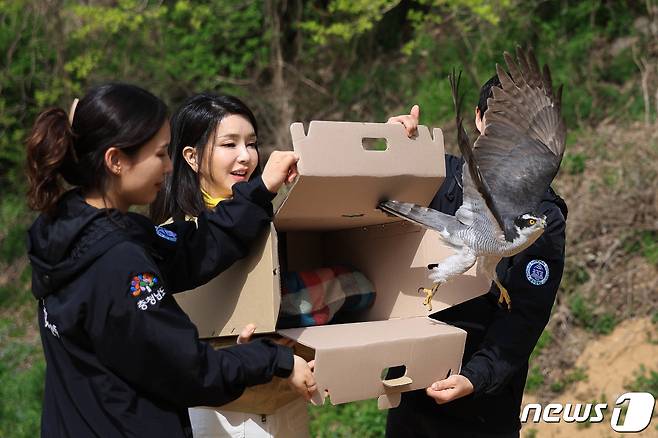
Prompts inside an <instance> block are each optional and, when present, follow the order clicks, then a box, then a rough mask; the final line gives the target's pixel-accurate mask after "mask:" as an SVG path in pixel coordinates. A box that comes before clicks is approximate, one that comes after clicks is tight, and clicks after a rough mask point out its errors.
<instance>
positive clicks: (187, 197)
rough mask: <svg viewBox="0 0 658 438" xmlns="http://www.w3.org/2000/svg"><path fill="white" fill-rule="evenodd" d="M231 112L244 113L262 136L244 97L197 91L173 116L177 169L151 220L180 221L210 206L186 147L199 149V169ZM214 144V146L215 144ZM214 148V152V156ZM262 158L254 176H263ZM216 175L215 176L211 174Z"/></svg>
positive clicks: (171, 151) (171, 145)
mask: <svg viewBox="0 0 658 438" xmlns="http://www.w3.org/2000/svg"><path fill="white" fill-rule="evenodd" d="M229 115H241V116H244V117H245V118H246V119H247V120H249V122H250V123H251V125H252V126H253V128H254V132H255V133H256V136H258V124H257V123H256V117H254V114H253V113H252V112H251V110H250V109H249V107H247V105H245V104H244V102H242V101H241V100H240V99H238V98H237V97H234V96H228V95H216V94H210V93H202V94H197V95H195V96H192V97H190V98H189V99H187V100H186V101H185V102H184V103H183V104H182V105H181V106H180V108H178V110H176V112H175V113H174V115H173V116H172V117H171V143H169V154H170V156H171V159H172V164H173V167H174V170H173V171H172V172H171V174H169V175H168V176H167V178H166V180H165V184H164V186H163V188H162V190H160V193H158V197H157V198H156V200H155V202H154V203H153V204H151V211H150V213H151V219H153V221H154V222H156V223H161V222H163V221H165V220H167V219H168V218H171V217H173V218H174V219H176V220H180V219H184V218H185V216H186V215H188V216H194V217H196V216H198V215H199V214H200V213H201V212H203V211H204V210H206V209H207V207H206V205H205V203H204V202H203V196H202V194H201V182H200V177H199V173H198V172H195V171H194V170H193V169H192V168H191V167H190V165H189V164H188V163H187V161H185V158H184V157H183V149H184V148H185V147H187V146H191V147H193V148H195V149H196V156H197V164H198V168H199V169H201V166H202V162H203V159H204V157H205V149H206V147H207V146H208V143H209V141H210V140H211V139H213V138H214V133H215V130H216V129H217V126H218V125H219V123H220V122H221V121H222V119H223V118H224V117H226V116H229ZM211 146H212V145H211ZM212 153H213V151H212V150H211V151H210V154H211V155H210V157H212ZM260 166H261V165H260V160H259V161H258V165H257V166H256V169H255V170H254V172H253V173H252V174H251V178H253V177H255V176H257V175H260V173H261V170H260ZM211 176H212V175H211Z"/></svg>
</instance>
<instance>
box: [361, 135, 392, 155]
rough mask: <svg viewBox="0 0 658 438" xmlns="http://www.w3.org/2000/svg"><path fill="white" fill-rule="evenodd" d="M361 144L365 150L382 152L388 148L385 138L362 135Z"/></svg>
mask: <svg viewBox="0 0 658 438" xmlns="http://www.w3.org/2000/svg"><path fill="white" fill-rule="evenodd" d="M361 146H363V149H365V150H367V151H379V152H383V151H385V150H387V149H388V140H386V139H385V138H373V137H364V138H363V139H362V140H361Z"/></svg>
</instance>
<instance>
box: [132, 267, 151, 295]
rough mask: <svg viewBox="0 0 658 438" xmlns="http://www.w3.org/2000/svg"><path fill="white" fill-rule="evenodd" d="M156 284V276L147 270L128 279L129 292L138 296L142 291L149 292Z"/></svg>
mask: <svg viewBox="0 0 658 438" xmlns="http://www.w3.org/2000/svg"><path fill="white" fill-rule="evenodd" d="M157 284H158V277H156V276H155V275H153V274H150V273H148V272H144V273H142V274H137V275H135V276H134V277H133V278H132V279H131V280H130V293H131V294H132V296H133V297H138V296H140V295H141V293H142V292H144V293H151V292H152V290H153V289H155V287H156V286H157Z"/></svg>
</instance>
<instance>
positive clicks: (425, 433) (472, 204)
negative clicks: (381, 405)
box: [386, 50, 567, 438]
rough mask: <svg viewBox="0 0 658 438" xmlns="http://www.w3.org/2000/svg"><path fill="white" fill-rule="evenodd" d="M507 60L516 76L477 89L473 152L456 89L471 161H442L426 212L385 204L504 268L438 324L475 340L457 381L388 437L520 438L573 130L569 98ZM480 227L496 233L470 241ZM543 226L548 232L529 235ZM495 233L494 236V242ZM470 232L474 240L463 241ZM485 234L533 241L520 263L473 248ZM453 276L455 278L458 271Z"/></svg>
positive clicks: (561, 235) (550, 298)
mask: <svg viewBox="0 0 658 438" xmlns="http://www.w3.org/2000/svg"><path fill="white" fill-rule="evenodd" d="M505 58H506V61H507V64H508V67H509V69H510V72H511V73H510V74H508V73H506V72H505V71H504V70H502V69H500V68H498V74H497V75H496V76H494V77H492V78H491V79H490V80H488V81H487V82H486V83H485V84H484V85H483V86H482V88H481V90H480V100H479V103H478V106H477V108H476V110H475V123H476V127H477V128H478V130H479V131H480V133H481V135H480V137H479V138H478V140H477V141H476V143H475V147H474V148H471V146H470V145H469V144H468V140H467V138H466V136H465V132H464V131H463V128H462V126H461V117H460V115H459V100H460V99H459V98H458V96H457V90H456V83H457V81H456V80H455V78H454V75H453V77H452V78H451V80H452V83H453V92H454V97H455V105H456V107H457V109H458V115H457V121H458V141H459V142H460V149H461V151H462V155H463V158H458V157H455V156H450V155H446V157H445V160H446V179H445V181H444V183H443V185H442V186H441V188H440V189H439V191H438V192H437V194H436V195H435V197H434V199H433V200H432V202H431V203H430V206H429V207H430V208H429V209H424V208H420V207H418V206H410V205H409V204H406V205H405V204H403V203H391V202H388V203H386V204H387V205H388V206H389V207H390V209H388V210H386V211H389V212H391V213H394V214H398V215H400V216H402V217H405V216H406V217H405V218H406V219H409V220H412V221H413V222H416V223H419V224H421V225H424V226H427V227H429V228H434V229H436V230H438V231H439V232H441V233H442V234H443V235H444V236H443V237H444V239H446V240H449V239H452V245H453V247H454V248H455V251H456V253H459V251H463V252H468V251H472V252H475V256H476V258H477V259H478V260H479V261H483V258H485V257H491V254H494V256H496V257H498V259H497V260H496V263H494V264H493V267H492V271H493V272H492V273H491V276H492V287H491V289H490V290H489V292H488V293H486V294H484V295H482V296H480V297H478V298H475V299H472V300H470V301H467V302H465V303H462V304H460V305H457V306H454V307H452V308H449V309H446V310H443V311H441V312H438V313H435V314H433V315H431V316H432V317H433V318H435V319H437V320H440V321H444V322H447V323H449V324H452V325H454V326H457V327H460V328H462V329H464V330H466V331H467V333H468V335H467V339H466V347H465V352H464V357H463V365H462V369H461V371H460V373H459V374H453V375H451V376H449V377H447V378H445V379H443V380H439V381H437V382H435V383H434V384H432V385H431V386H430V387H429V388H427V389H426V390H424V391H423V390H420V391H411V392H406V393H403V394H402V401H401V403H400V406H399V407H397V408H395V409H391V410H390V411H389V414H388V419H387V428H386V436H387V437H392V438H393V437H405V438H406V437H435V436H446V437H451V438H452V437H469V438H472V437H518V436H519V430H520V427H521V424H520V421H519V413H520V408H521V401H522V398H523V390H524V387H525V382H526V378H527V373H528V359H529V357H530V354H531V352H532V350H533V349H534V347H535V345H536V343H537V340H538V339H539V336H540V335H541V333H542V331H543V330H544V327H545V326H546V324H547V323H548V319H549V317H550V313H551V309H552V306H553V303H554V301H555V297H556V294H557V290H558V288H559V285H560V280H561V277H562V272H563V269H564V248H565V228H566V223H565V220H566V216H567V206H566V204H565V202H564V200H563V199H562V198H560V197H559V196H558V195H557V194H556V193H555V192H554V191H553V190H552V189H551V188H550V186H549V185H550V183H551V181H552V179H553V177H554V176H555V174H556V173H557V170H558V167H559V164H560V160H561V158H562V154H563V152H564V133H565V132H564V129H565V128H564V121H563V119H562V118H561V115H560V94H561V93H560V92H561V90H558V91H557V92H556V93H554V92H553V89H552V84H551V79H550V74H549V72H548V69H547V68H546V67H545V68H544V71H543V74H542V73H541V72H540V71H539V68H538V65H537V61H536V60H535V58H534V55H533V54H532V52H531V51H528V52H523V51H521V50H517V58H518V60H519V61H518V65H517V64H516V63H514V61H513V60H512V59H511V57H510V56H509V55H507V54H506V56H505ZM400 122H401V123H402V121H400ZM501 172H502V173H501ZM503 173H504V174H503ZM528 174H530V175H531V176H532V175H535V179H534V180H533V181H530V180H529V179H528V178H529V177H528V176H527V175H528ZM537 175H539V176H537ZM515 176H518V177H519V178H517V179H516V180H517V183H516V184H518V186H517V188H516V189H515V188H514V187H511V188H510V187H507V186H506V187H504V188H505V193H502V192H501V188H502V187H501V186H502V185H504V184H507V185H508V186H512V185H514V184H515V183H514V180H515V178H514V177H515ZM499 178H503V180H504V181H503V180H501V179H499ZM505 178H507V179H505ZM523 178H526V179H525V180H523ZM496 184H497V186H496ZM529 187H530V189H529ZM533 190H534V191H533ZM508 193H511V195H508ZM524 194H527V195H530V196H524ZM515 196H516V198H515ZM528 198H530V199H528ZM529 201H530V202H529ZM395 204H397V205H395ZM530 204H532V205H530ZM528 208H529V209H530V210H528V211H521V210H524V209H528ZM391 210H393V211H391ZM478 214H481V215H482V216H483V217H482V218H479V217H477V215H478ZM525 216H527V217H525ZM478 220H480V221H484V222H486V223H488V224H489V225H490V228H489V229H488V230H487V229H482V230H477V229H475V230H473V228H474V227H473V223H475V222H477V221H478ZM451 221H452V222H451ZM458 221H459V222H458ZM522 221H525V222H523V223H522ZM531 221H534V223H531ZM460 224H461V225H465V227H463V228H462V227H460ZM469 226H470V227H471V229H469V230H468V231H465V230H466V228H468V227H469ZM537 226H539V227H540V228H541V232H539V233H535V232H534V231H532V232H530V233H527V232H526V231H527V230H528V229H530V227H537ZM496 227H498V228H496ZM483 228H484V227H483ZM492 229H493V230H497V231H498V232H497V233H489V231H490V230H492ZM524 229H525V230H524ZM451 231H452V234H451ZM467 232H468V233H474V234H471V235H474V236H475V239H474V240H472V241H467V239H466V238H464V239H463V240H460V239H461V237H463V236H467V235H468V234H466V233H467ZM524 232H525V233H526V237H524ZM460 233H462V234H460ZM487 233H488V234H489V235H492V234H493V236H494V237H496V238H498V239H500V242H501V243H500V245H499V246H500V248H503V247H504V246H505V245H507V244H509V242H514V241H515V239H516V241H517V242H518V239H519V238H520V237H523V238H525V239H527V240H526V242H525V243H524V244H523V245H520V249H519V251H518V252H517V253H515V254H511V256H510V255H509V254H503V255H498V254H502V253H503V251H499V253H496V252H495V251H498V249H500V248H496V247H494V248H492V249H488V250H483V249H481V248H480V247H478V244H477V243H476V244H473V243H472V242H473V241H475V242H477V239H481V241H484V240H485V239H488V238H489V235H487ZM505 242H507V243H505ZM527 242H530V243H527ZM448 244H451V242H450V241H448ZM469 244H470V246H469ZM492 246H495V244H494V245H492ZM500 257H504V258H502V259H501V258H500ZM460 260H464V259H460ZM442 263H443V262H442ZM469 263H470V260H469ZM462 264H463V263H462ZM457 265H458V264H457V263H456V264H455V265H453V266H452V267H450V268H451V269H452V270H453V271H456V270H457V269H456V268H459V266H457ZM471 265H472V263H471ZM469 267H470V265H469ZM485 268H486V266H485ZM442 269H443V270H442ZM439 272H440V273H442V275H444V274H445V272H446V267H445V266H443V267H442V266H441V265H439V266H438V268H437V270H433V272H432V274H431V275H430V278H431V279H432V280H433V281H435V282H436V283H437V286H436V287H435V288H434V290H433V292H434V293H437V294H440V293H441V289H440V287H438V286H440V284H441V282H444V281H448V280H449V278H446V277H445V276H443V277H442V278H441V279H438V277H437V273H439ZM437 280H439V281H437ZM503 303H504V304H503ZM501 304H503V305H501ZM389 377H395V375H390V376H389Z"/></svg>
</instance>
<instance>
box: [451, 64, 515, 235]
mask: <svg viewBox="0 0 658 438" xmlns="http://www.w3.org/2000/svg"><path fill="white" fill-rule="evenodd" d="M449 79H450V86H451V88H452V101H453V103H454V105H455V114H456V117H457V120H456V122H457V143H458V145H459V149H460V151H461V153H462V156H463V157H464V167H463V169H462V190H463V202H462V205H461V206H460V207H459V209H457V211H456V212H455V217H456V218H457V220H459V222H461V223H462V224H464V225H467V226H470V227H472V226H475V227H477V228H478V229H489V230H491V231H492V233H493V234H494V235H496V236H501V239H502V238H503V237H502V234H503V231H502V229H501V226H499V225H498V224H499V221H498V218H496V217H494V215H493V213H492V212H493V211H494V206H493V200H492V199H491V196H490V195H489V192H487V191H482V190H479V187H480V186H481V185H482V184H483V183H482V175H481V174H480V172H479V170H478V168H477V167H476V166H473V165H469V163H475V160H474V159H473V150H472V148H471V144H470V141H469V139H468V134H466V130H465V129H464V124H463V119H462V116H461V106H462V98H463V96H460V95H459V82H460V81H461V72H459V76H456V74H455V70H454V69H453V71H452V74H451V75H450V76H449Z"/></svg>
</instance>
